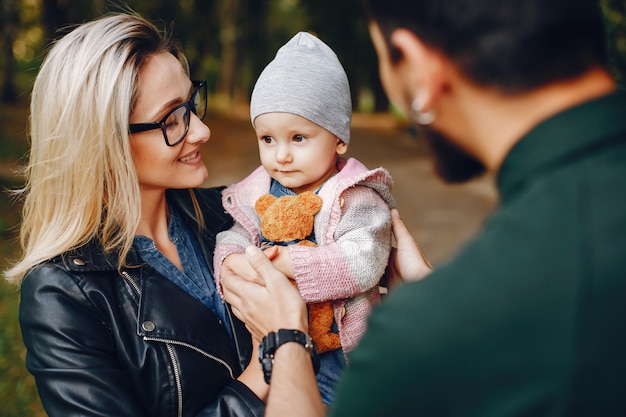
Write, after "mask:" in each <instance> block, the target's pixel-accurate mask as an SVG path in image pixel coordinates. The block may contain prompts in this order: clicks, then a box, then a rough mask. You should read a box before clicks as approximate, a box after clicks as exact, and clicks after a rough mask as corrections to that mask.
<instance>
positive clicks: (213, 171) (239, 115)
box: [202, 108, 497, 265]
mask: <svg viewBox="0 0 626 417" xmlns="http://www.w3.org/2000/svg"><path fill="white" fill-rule="evenodd" d="M247 115H248V113H247V110H246V109H245V108H243V109H240V110H239V111H234V112H231V113H230V116H228V117H225V116H223V115H222V116H219V117H216V116H212V115H211V114H209V115H207V117H206V119H205V122H206V123H207V125H208V126H209V127H210V128H211V140H210V141H209V142H208V143H207V144H206V145H204V149H203V151H202V152H203V158H204V160H205V161H206V163H207V166H208V169H209V178H208V180H207V182H206V185H222V184H225V185H228V184H231V183H233V182H236V181H238V180H240V179H241V178H243V177H244V176H245V175H247V174H248V173H249V172H250V171H252V170H253V169H254V168H256V167H257V166H258V165H259V158H258V153H257V146H256V142H255V139H254V131H253V130H252V126H251V124H250V121H249V119H248V117H247ZM347 156H353V157H355V158H358V159H360V160H361V161H362V162H363V163H364V164H365V165H367V166H368V167H370V168H375V167H378V166H383V167H385V168H387V170H388V171H389V172H390V173H391V175H392V177H393V179H394V187H393V190H392V191H393V194H394V197H395V198H396V202H397V205H398V208H399V210H400V214H401V215H402V217H403V219H404V221H405V222H406V224H407V226H408V227H409V229H410V230H411V232H412V234H413V236H414V237H415V238H416V239H417V240H418V242H419V243H420V245H421V246H422V248H423V250H424V252H425V253H426V255H427V256H428V258H429V259H430V260H431V262H433V263H434V264H435V265H436V264H438V263H441V262H442V261H444V260H445V259H446V258H447V257H449V256H451V255H452V254H453V253H454V252H455V251H457V250H458V249H459V247H460V246H462V245H463V244H464V243H465V242H467V241H468V240H469V239H471V238H472V236H474V235H475V234H476V232H477V231H478V230H479V229H480V228H481V226H482V224H483V222H484V220H485V218H486V217H487V216H488V215H489V213H490V212H491V211H492V210H493V208H494V207H495V205H496V202H497V200H496V194H495V191H494V187H493V181H492V178H491V177H489V176H487V177H484V178H481V179H478V180H475V181H473V182H471V183H468V184H464V185H455V186H450V185H445V184H443V183H442V182H441V181H440V180H438V179H437V178H436V177H435V176H434V174H433V170H432V167H431V163H430V160H429V157H428V155H427V152H426V149H425V147H424V144H423V142H421V141H419V140H418V139H416V138H414V137H412V135H411V133H410V131H409V129H408V125H407V124H406V123H403V122H400V121H398V120H397V119H394V118H393V117H392V116H390V115H374V116H372V115H362V114H355V115H354V117H353V123H352V131H351V139H350V147H349V150H348V155H347Z"/></svg>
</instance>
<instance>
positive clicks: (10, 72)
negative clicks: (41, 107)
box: [0, 0, 19, 103]
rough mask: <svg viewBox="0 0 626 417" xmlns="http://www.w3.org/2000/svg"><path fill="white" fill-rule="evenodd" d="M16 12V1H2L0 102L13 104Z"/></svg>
mask: <svg viewBox="0 0 626 417" xmlns="http://www.w3.org/2000/svg"><path fill="white" fill-rule="evenodd" d="M18 20H19V14H18V12H17V0H3V1H2V15H0V21H1V22H2V37H3V38H4V41H3V42H2V52H3V54H4V77H3V79H2V102H4V103H15V102H16V101H17V89H16V88H15V55H14V54H13V44H14V42H15V37H16V34H17V28H18V25H19V21H18Z"/></svg>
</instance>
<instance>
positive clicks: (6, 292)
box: [0, 178, 46, 417]
mask: <svg viewBox="0 0 626 417" xmlns="http://www.w3.org/2000/svg"><path fill="white" fill-rule="evenodd" d="M0 180H1V178H0ZM7 185H8V184H7V183H6V182H3V181H0V189H1V190H2V191H1V193H0V269H2V270H4V269H5V268H6V267H7V259H11V258H13V257H14V256H15V248H16V241H15V232H16V230H15V226H16V225H17V224H18V219H19V215H18V209H19V207H18V205H16V204H15V203H12V202H11V199H10V197H9V195H8V193H7V192H6V187H7ZM18 306H19V290H18V289H17V288H16V287H15V286H13V285H10V284H8V283H7V282H6V281H4V280H3V279H1V278H0V404H1V405H0V415H1V416H2V417H23V416H34V417H43V416H45V415H46V414H45V413H44V412H43V408H42V406H41V403H40V402H39V398H38V396H37V389H36V388H35V381H34V379H33V377H32V376H31V375H30V374H29V373H28V371H27V370H26V367H25V359H26V349H25V348H24V344H23V343H22V336H21V333H20V329H19V324H18Z"/></svg>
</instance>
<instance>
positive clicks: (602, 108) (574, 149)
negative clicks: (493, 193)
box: [497, 91, 626, 204]
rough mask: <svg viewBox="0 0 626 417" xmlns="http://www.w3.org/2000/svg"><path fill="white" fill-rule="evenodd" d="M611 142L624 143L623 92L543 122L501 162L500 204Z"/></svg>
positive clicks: (625, 103)
mask: <svg viewBox="0 0 626 417" xmlns="http://www.w3.org/2000/svg"><path fill="white" fill-rule="evenodd" d="M615 140H618V141H623V140H626V91H616V92H613V93H611V94H609V95H606V96H603V97H600V98H597V99H594V100H591V101H588V102H586V103H582V104H580V105H577V106H574V107H572V108H570V109H567V110H565V111H563V112H561V113H559V114H557V115H555V116H552V117H550V118H549V119H546V120H544V121H543V122H541V123H539V124H538V125H537V126H536V127H535V128H533V129H532V130H531V131H530V132H529V133H527V134H526V135H525V136H523V137H522V139H520V140H519V141H518V142H517V143H516V144H515V145H514V146H513V148H512V149H511V151H510V152H509V154H508V155H507V157H506V158H505V160H504V162H503V164H502V167H501V168H500V170H499V172H498V175H497V186H498V189H499V191H500V197H501V199H502V203H503V204H506V203H507V201H509V200H510V199H511V198H512V197H514V196H515V194H516V193H517V191H518V190H519V189H520V188H522V187H524V186H525V185H526V184H528V183H530V182H532V181H533V180H534V178H535V177H537V176H540V175H541V174H543V173H544V172H546V171H547V170H551V169H553V168H555V167H557V166H560V165H562V164H564V163H567V162H569V161H572V160H575V159H577V158H579V157H581V156H584V155H588V154H589V152H591V151H593V150H594V149H597V148H600V147H603V146H606V145H607V144H608V143H610V142H612V141H615Z"/></svg>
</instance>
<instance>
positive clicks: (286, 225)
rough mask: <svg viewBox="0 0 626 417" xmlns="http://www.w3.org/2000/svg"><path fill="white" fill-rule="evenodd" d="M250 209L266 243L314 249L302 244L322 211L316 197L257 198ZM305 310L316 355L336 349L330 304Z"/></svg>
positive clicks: (305, 194) (306, 192) (318, 304)
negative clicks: (258, 218)
mask: <svg viewBox="0 0 626 417" xmlns="http://www.w3.org/2000/svg"><path fill="white" fill-rule="evenodd" d="M254 208H255V210H256V212H257V214H258V215H259V217H260V219H261V233H262V234H263V237H264V238H265V239H266V240H268V241H269V242H277V243H280V244H295V245H306V246H317V244H315V243H314V242H311V241H310V240H306V238H307V237H308V236H309V235H310V234H311V232H312V231H313V223H314V217H315V214H316V213H317V212H318V211H320V209H321V208H322V199H321V198H320V197H319V196H318V195H317V194H315V193H313V192H310V191H305V192H303V193H302V194H299V195H297V196H282V197H280V198H277V197H275V196H273V195H271V194H265V195H263V196H261V197H259V199H258V200H257V201H256V204H255V205H254ZM294 285H296V283H295V281H294ZM296 287H297V285H296ZM308 309H309V333H310V334H311V338H313V340H314V341H315V343H316V344H317V350H318V352H319V353H324V352H328V351H331V350H335V349H339V348H340V347H341V341H340V340H339V335H338V334H336V333H333V332H332V331H331V326H332V324H333V317H334V310H333V303H332V301H330V300H329V301H323V302H320V303H310V304H308Z"/></svg>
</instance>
